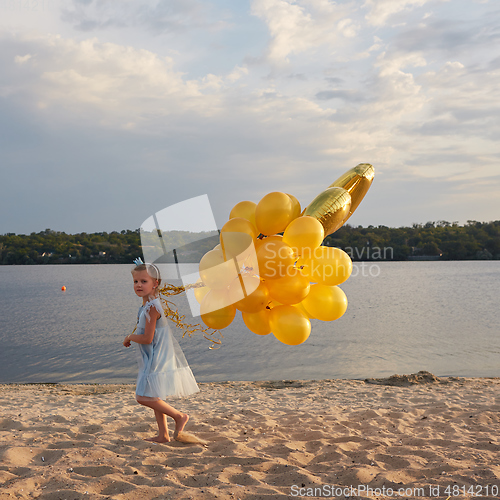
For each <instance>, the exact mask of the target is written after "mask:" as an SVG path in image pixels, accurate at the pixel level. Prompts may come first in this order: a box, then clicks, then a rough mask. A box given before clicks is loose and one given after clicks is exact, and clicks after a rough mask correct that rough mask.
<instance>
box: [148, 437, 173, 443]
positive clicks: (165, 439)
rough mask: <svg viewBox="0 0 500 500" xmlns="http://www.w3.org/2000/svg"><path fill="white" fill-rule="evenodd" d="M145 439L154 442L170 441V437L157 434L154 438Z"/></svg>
mask: <svg viewBox="0 0 500 500" xmlns="http://www.w3.org/2000/svg"><path fill="white" fill-rule="evenodd" d="M144 441H151V442H152V443H170V438H169V437H168V436H167V437H164V436H155V437H152V438H146V439H144Z"/></svg>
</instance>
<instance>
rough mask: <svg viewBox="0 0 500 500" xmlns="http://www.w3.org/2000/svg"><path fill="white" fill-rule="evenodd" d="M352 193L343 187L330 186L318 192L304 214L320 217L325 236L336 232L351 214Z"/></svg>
mask: <svg viewBox="0 0 500 500" xmlns="http://www.w3.org/2000/svg"><path fill="white" fill-rule="evenodd" d="M350 208H351V195H350V194H349V193H348V192H347V191H346V190H345V189H344V188H341V187H329V188H328V189H325V190H324V191H323V192H322V193H320V194H318V196H316V198H314V200H313V201H312V202H311V203H309V205H308V206H307V208H306V209H305V210H304V213H303V215H310V216H311V217H314V218H315V219H318V220H319V221H320V222H321V224H322V225H323V228H324V230H325V236H328V235H329V234H332V233H334V232H335V231H336V230H337V229H338V228H339V227H341V226H342V224H343V223H344V221H345V220H346V218H347V217H348V216H349V210H350Z"/></svg>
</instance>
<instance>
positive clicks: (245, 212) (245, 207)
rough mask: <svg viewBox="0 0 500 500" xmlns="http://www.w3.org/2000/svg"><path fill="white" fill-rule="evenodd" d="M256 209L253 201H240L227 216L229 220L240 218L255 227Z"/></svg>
mask: <svg viewBox="0 0 500 500" xmlns="http://www.w3.org/2000/svg"><path fill="white" fill-rule="evenodd" d="M256 208H257V203H254V202H253V201H240V202H239V203H236V205H235V206H234V207H233V208H232V209H231V213H230V214H229V218H230V219H234V218H235V217H242V218H243V219H246V220H248V221H250V222H251V223H252V224H253V225H254V226H255V209H256Z"/></svg>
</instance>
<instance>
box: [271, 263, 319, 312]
mask: <svg viewBox="0 0 500 500" xmlns="http://www.w3.org/2000/svg"><path fill="white" fill-rule="evenodd" d="M266 285H267V288H268V289H269V295H270V297H271V299H274V300H277V301H278V302H280V303H281V304H285V305H291V304H298V303H299V302H301V301H302V300H304V299H305V298H306V297H307V295H308V293H309V289H310V288H311V285H310V283H309V280H308V279H307V278H305V277H304V276H302V273H301V272H300V271H299V270H298V269H294V268H292V269H291V270H290V272H289V274H287V275H286V276H284V277H283V278H278V279H276V280H268V281H266Z"/></svg>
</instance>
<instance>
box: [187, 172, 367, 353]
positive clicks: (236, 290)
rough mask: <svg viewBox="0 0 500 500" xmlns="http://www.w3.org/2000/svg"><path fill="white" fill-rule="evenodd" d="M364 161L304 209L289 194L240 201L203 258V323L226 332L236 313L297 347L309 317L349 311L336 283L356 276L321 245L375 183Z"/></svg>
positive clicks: (199, 293)
mask: <svg viewBox="0 0 500 500" xmlns="http://www.w3.org/2000/svg"><path fill="white" fill-rule="evenodd" d="M373 173H374V171H373V167H372V166H371V165H369V164H361V165H358V166H357V167H355V168H354V169H351V170H350V171H348V172H346V174H344V175H343V176H341V177H340V178H339V179H338V180H337V181H335V183H333V184H332V185H331V186H329V187H328V188H327V189H326V190H325V191H323V192H322V193H320V194H319V195H318V196H317V197H316V198H315V199H314V200H313V201H312V202H311V203H310V204H309V205H308V206H307V207H306V209H305V210H303V211H302V210H301V207H300V203H299V202H298V200H297V199H296V198H295V197H294V196H292V195H290V194H287V193H283V192H273V193H269V194H267V195H265V196H264V197H263V198H262V199H261V200H260V201H259V203H257V204H256V203H254V202H251V201H242V202H240V203H238V204H236V205H235V206H234V207H233V209H232V210H231V212H230V215H229V220H228V221H227V222H226V224H224V226H223V227H222V229H221V231H220V243H219V244H218V245H217V246H216V247H215V248H214V249H213V250H210V251H209V252H207V253H206V254H205V255H204V256H203V258H202V259H201V261H200V266H199V273H200V279H201V281H202V282H203V285H204V286H202V287H200V288H196V289H195V296H196V298H197V300H198V302H200V312H201V319H202V321H203V322H204V323H205V324H206V325H207V326H208V327H210V328H214V329H216V330H220V329H223V328H226V327H227V326H229V325H230V324H231V323H232V321H233V319H234V318H235V315H236V311H237V310H239V311H241V313H242V318H243V321H244V323H245V325H246V326H247V328H248V329H249V330H250V331H252V332H253V333H255V334H257V335H268V334H269V333H271V332H272V333H273V335H274V336H275V337H276V338H277V339H278V340H279V341H281V342H283V343H284V344H287V345H298V344H301V343H303V342H305V341H306V340H307V338H308V337H309V335H310V332H311V321H310V320H311V319H313V318H314V319H318V320H321V321H334V320H336V319H338V318H340V317H341V316H342V315H343V314H344V313H345V311H346V309H347V297H346V295H345V293H344V292H343V291H342V290H341V289H340V288H339V286H338V285H340V284H341V283H343V282H344V281H346V280H347V279H348V278H349V276H350V275H351V272H352V261H351V259H350V257H349V255H348V254H347V253H345V252H344V251H343V250H341V249H339V248H334V247H328V246H322V243H323V240H324V238H325V236H327V235H329V234H332V233H333V232H334V231H336V230H337V229H338V228H340V227H341V226H342V225H343V224H344V222H345V221H346V220H347V219H348V218H349V217H350V216H351V215H352V212H353V206H354V209H355V208H356V207H357V206H358V205H359V203H360V201H361V199H362V198H363V196H364V195H365V194H366V191H367V190H368V188H369V186H370V184H371V181H372V180H373Z"/></svg>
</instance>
